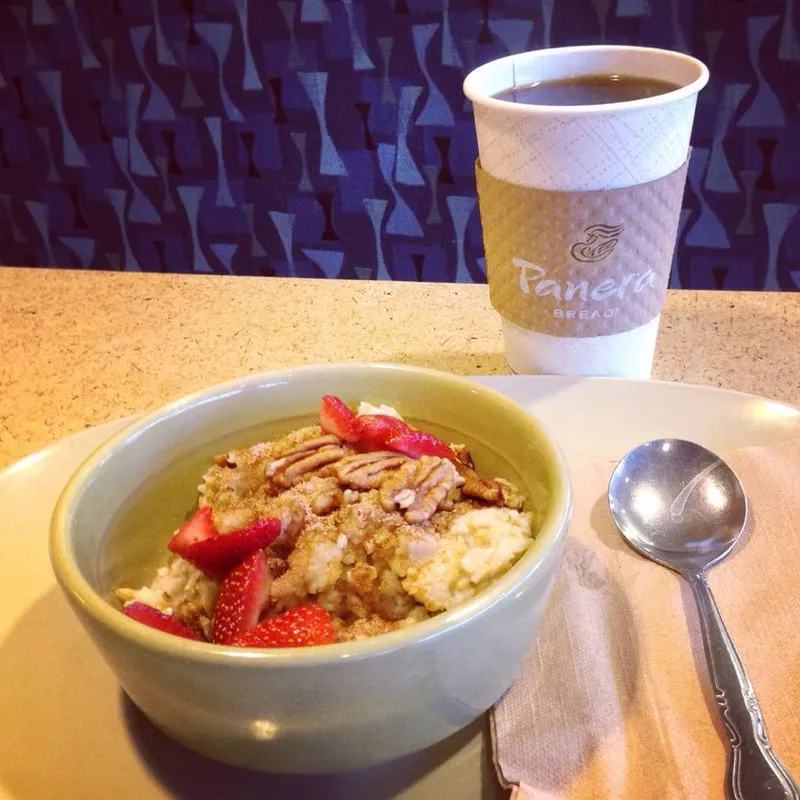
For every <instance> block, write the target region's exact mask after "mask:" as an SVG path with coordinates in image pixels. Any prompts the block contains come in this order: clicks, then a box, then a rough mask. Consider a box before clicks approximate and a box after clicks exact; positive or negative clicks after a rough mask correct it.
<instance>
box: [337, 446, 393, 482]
mask: <svg viewBox="0 0 800 800" xmlns="http://www.w3.org/2000/svg"><path fill="white" fill-rule="evenodd" d="M406 461H408V457H407V456H404V455H401V454H400V453H392V452H390V451H389V450H377V451H376V452H374V453H358V454H357V455H354V456H347V457H345V458H343V459H342V460H341V461H339V462H338V463H337V464H336V466H335V467H334V468H333V471H334V474H335V475H336V478H337V480H338V481H339V483H341V484H343V485H345V486H350V487H352V488H354V489H364V490H366V489H377V488H378V487H379V486H380V485H381V484H382V483H383V481H384V479H385V478H386V474H385V473H387V472H389V471H390V470H396V469H397V468H398V467H400V466H401V465H403V464H404V463H405V462H406Z"/></svg>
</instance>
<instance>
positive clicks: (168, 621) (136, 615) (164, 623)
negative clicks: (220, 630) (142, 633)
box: [122, 602, 205, 642]
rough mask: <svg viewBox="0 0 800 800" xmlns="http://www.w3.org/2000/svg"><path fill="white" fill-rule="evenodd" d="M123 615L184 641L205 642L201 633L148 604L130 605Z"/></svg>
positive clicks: (125, 608)
mask: <svg viewBox="0 0 800 800" xmlns="http://www.w3.org/2000/svg"><path fill="white" fill-rule="evenodd" d="M122 613H123V614H124V615H125V616H126V617H130V618H131V619H135V620H136V621H137V622H141V623H142V624H143V625H147V626H148V627H149V628H155V629H156V630H157V631H164V633H171V634H173V635H174V636H182V637H183V638H184V639H194V640H195V641H197V642H204V641H205V639H204V638H203V637H202V636H201V635H200V634H199V633H196V632H195V631H193V630H192V629H191V628H189V627H187V626H186V625H184V624H183V623H182V622H181V621H180V620H178V619H175V617H173V616H171V615H170V614H165V613H164V612H163V611H159V610H158V609H157V608H153V606H148V605H147V604H146V603H139V602H133V603H128V605H126V606H125V607H124V608H123V609H122Z"/></svg>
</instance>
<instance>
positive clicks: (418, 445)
mask: <svg viewBox="0 0 800 800" xmlns="http://www.w3.org/2000/svg"><path fill="white" fill-rule="evenodd" d="M387 447H388V449H389V450H394V451H396V452H398V453H403V454H404V455H407V456H409V457H410V458H419V457H420V456H439V458H451V459H454V458H455V453H453V451H452V450H451V449H450V447H449V446H448V445H446V444H445V443H444V442H443V441H442V440H441V439H437V438H436V437H435V436H434V435H433V434H432V433H427V432H426V431H416V430H411V431H408V432H407V433H401V434H400V435H399V436H395V437H394V438H393V439H392V440H391V441H390V442H389V443H388V444H387Z"/></svg>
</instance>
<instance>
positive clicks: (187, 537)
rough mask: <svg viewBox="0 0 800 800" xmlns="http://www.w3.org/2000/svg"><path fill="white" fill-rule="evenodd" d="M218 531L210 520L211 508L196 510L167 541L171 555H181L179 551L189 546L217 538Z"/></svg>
mask: <svg viewBox="0 0 800 800" xmlns="http://www.w3.org/2000/svg"><path fill="white" fill-rule="evenodd" d="M218 535H219V531H218V530H217V529H216V527H215V525H214V520H213V519H212V518H211V506H203V507H202V508H198V509H197V511H195V512H194V514H192V516H191V517H190V518H189V519H188V520H186V522H184V523H183V525H181V527H180V528H179V530H178V532H177V533H176V534H175V535H174V536H173V537H172V538H171V539H170V540H169V544H168V545H167V547H169V549H170V550H172V552H173V553H177V554H178V555H182V553H181V551H182V550H184V549H185V548H187V547H189V546H190V545H193V544H196V543H197V542H202V541H204V540H206V539H211V538H212V537H213V536H218Z"/></svg>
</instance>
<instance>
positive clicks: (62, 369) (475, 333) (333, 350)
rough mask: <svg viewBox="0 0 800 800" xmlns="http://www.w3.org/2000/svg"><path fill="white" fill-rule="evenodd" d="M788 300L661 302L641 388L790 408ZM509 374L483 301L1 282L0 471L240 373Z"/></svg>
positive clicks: (476, 290)
mask: <svg viewBox="0 0 800 800" xmlns="http://www.w3.org/2000/svg"><path fill="white" fill-rule="evenodd" d="M799 343H800V293H798V294H766V293H732V292H690V291H681V292H670V294H669V297H668V299H667V304H666V306H665V308H664V313H663V316H662V322H661V330H660V333H659V340H658V349H657V353H656V361H655V366H654V374H653V377H654V378H659V379H662V380H669V381H685V382H689V383H699V384H705V385H710V386H721V387H725V388H729V389H738V390H740V391H745V392H752V393H756V394H763V395H766V396H768V397H772V398H775V399H778V400H782V401H784V402H789V403H792V404H795V405H800V346H798V344H799ZM353 360H363V361H392V362H402V363H406V364H416V365H421V366H427V367H435V368H438V369H443V370H448V371H451V372H456V373H461V374H465V375H469V374H503V373H507V372H508V368H507V366H506V363H505V360H504V358H503V345H502V337H501V332H500V321H499V318H498V317H497V315H496V314H495V312H494V311H493V310H492V308H491V306H490V305H489V298H488V292H487V289H486V287H485V286H472V285H450V284H419V283H377V282H355V281H354V282H350V281H321V280H320V281H317V280H302V281H301V280H289V279H279V278H245V277H221V276H203V275H155V274H139V273H99V272H71V271H58V270H43V269H14V268H1V269H0V466H3V465H5V464H8V463H10V462H12V461H14V460H16V459H18V458H20V457H21V456H23V455H26V454H27V453H30V452H32V451H34V450H36V449H38V448H40V447H42V446H44V445H46V444H48V443H49V442H51V441H53V440H55V439H58V438H60V437H62V436H65V435H66V434H69V433H72V432H74V431H77V430H80V429H81V428H84V427H88V426H91V425H96V424H98V423H100V422H104V421H106V420H110V419H115V418H117V417H121V416H124V415H127V414H131V413H134V412H137V411H142V410H144V409H147V408H152V407H155V406H157V405H160V404H161V403H162V402H164V401H165V400H167V399H169V398H173V397H176V396H178V395H181V394H184V393H186V392H190V391H194V390H196V389H199V388H201V387H203V386H206V385H208V384H212V383H217V382H219V381H223V380H227V379H230V378H233V377H236V376H239V375H243V374H246V373H249V372H254V371H260V370H266V369H272V368H277V367H283V366H288V365H292V364H303V363H313V362H325V361H327V362H333V361H353Z"/></svg>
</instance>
